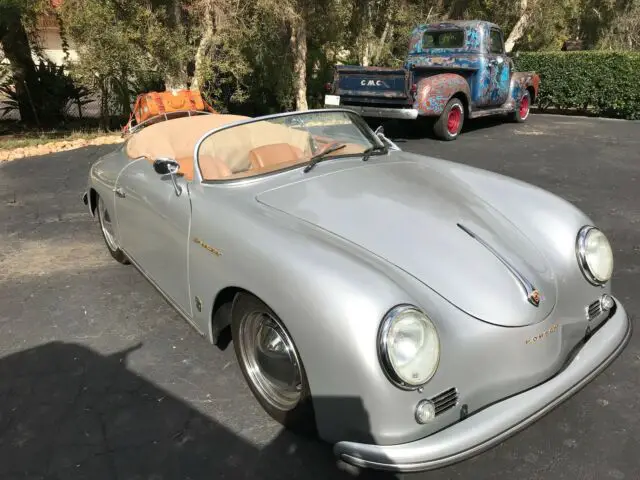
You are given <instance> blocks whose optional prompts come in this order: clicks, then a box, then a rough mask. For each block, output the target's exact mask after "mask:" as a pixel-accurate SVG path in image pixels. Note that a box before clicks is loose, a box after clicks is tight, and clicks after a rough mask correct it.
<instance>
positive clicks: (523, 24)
mask: <svg viewBox="0 0 640 480" xmlns="http://www.w3.org/2000/svg"><path fill="white" fill-rule="evenodd" d="M527 3H528V2H527V0H520V12H521V13H520V18H519V19H518V21H517V22H516V24H515V26H514V27H513V29H512V30H511V33H510V34H509V36H508V37H507V40H506V41H505V42H504V49H505V51H506V52H510V51H511V50H513V47H514V46H515V44H516V42H517V41H518V40H520V39H521V38H522V36H523V35H524V32H525V31H526V29H527V27H528V26H529V23H530V18H531V15H530V11H529V10H527Z"/></svg>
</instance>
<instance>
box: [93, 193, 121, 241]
mask: <svg viewBox="0 0 640 480" xmlns="http://www.w3.org/2000/svg"><path fill="white" fill-rule="evenodd" d="M98 216H99V217H100V228H102V233H103V234H104V238H105V240H106V241H107V245H109V248H110V249H111V250H118V243H117V242H116V237H115V234H114V231H113V223H111V216H110V215H109V212H108V211H107V209H106V208H104V203H103V201H102V197H99V198H98Z"/></svg>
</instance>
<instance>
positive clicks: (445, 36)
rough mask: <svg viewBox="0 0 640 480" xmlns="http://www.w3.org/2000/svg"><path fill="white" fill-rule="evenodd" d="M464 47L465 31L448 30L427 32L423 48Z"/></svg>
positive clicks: (423, 40)
mask: <svg viewBox="0 0 640 480" xmlns="http://www.w3.org/2000/svg"><path fill="white" fill-rule="evenodd" d="M462 47H464V31H463V30H446V31H437V32H425V33H424V37H423V39H422V48H462Z"/></svg>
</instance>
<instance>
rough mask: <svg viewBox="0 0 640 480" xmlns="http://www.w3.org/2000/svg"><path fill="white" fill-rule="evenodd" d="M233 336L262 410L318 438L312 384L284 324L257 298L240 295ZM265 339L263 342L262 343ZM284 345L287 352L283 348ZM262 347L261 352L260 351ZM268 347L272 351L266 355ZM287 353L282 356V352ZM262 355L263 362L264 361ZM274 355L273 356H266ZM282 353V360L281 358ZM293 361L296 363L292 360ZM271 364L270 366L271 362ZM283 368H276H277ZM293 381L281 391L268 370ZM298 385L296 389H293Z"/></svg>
mask: <svg viewBox="0 0 640 480" xmlns="http://www.w3.org/2000/svg"><path fill="white" fill-rule="evenodd" d="M231 315H232V316H231V337H232V340H233V348H234V350H235V353H236V357H237V359H238V364H239V365H240V370H241V371H242V374H243V376H244V378H245V380H246V381H247V383H248V385H249V388H250V389H251V392H252V393H253V395H254V397H255V398H256V399H257V400H258V402H259V403H260V405H261V406H262V408H264V410H265V411H266V412H267V413H268V414H269V415H270V416H271V417H272V418H273V419H274V420H276V421H277V422H279V423H280V424H281V425H283V426H285V427H286V428H288V429H290V430H292V431H294V432H296V433H300V434H303V435H307V436H312V437H315V436H316V435H317V429H316V423H315V413H314V410H313V404H312V401H311V391H310V389H309V382H308V380H307V375H306V372H305V369H304V365H303V364H302V360H301V357H300V355H299V354H298V350H297V348H296V346H295V344H294V343H293V339H292V338H291V336H290V334H289V332H288V331H287V329H286V327H285V326H284V323H282V321H281V320H280V319H279V318H278V316H277V315H276V314H275V312H273V310H271V308H269V307H268V306H267V305H266V304H265V303H264V302H262V301H261V300H260V299H258V298H257V297H255V296H253V295H251V294H247V293H241V294H238V296H237V297H236V299H235V301H234V303H233V310H232V313H231ZM260 339H262V342H260ZM279 346H282V347H285V349H284V350H283V349H279V350H278V347H279ZM260 348H262V349H263V350H261V351H260V352H259V351H258V350H259V349H260ZM267 348H272V349H271V350H270V351H268V352H265V350H266V349H267ZM283 351H284V352H286V353H284V354H283V353H282V352H283ZM260 353H262V362H261V361H260V358H258V357H259V356H260ZM264 353H267V354H270V355H271V357H268V356H267V355H264ZM278 354H279V358H278ZM291 360H293V361H291ZM269 362H270V364H269V365H266V364H267V363H269ZM276 365H277V366H279V367H281V368H280V369H275V368H274V367H275V366H276ZM264 366H266V367H267V368H269V367H270V368H271V370H272V373H273V372H275V373H276V374H280V378H281V379H282V378H286V379H290V380H292V381H288V382H281V383H282V384H286V383H288V385H286V386H284V387H282V388H281V385H277V386H276V383H274V382H272V381H271V380H272V379H273V378H274V377H273V376H270V375H269V373H267V371H266V369H265V368H264ZM293 384H295V386H292V385H293Z"/></svg>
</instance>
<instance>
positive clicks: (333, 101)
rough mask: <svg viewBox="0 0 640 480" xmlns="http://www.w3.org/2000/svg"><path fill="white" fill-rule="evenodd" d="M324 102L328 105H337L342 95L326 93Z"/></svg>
mask: <svg viewBox="0 0 640 480" xmlns="http://www.w3.org/2000/svg"><path fill="white" fill-rule="evenodd" d="M324 104H325V106H327V107H337V106H339V105H340V95H325V96H324Z"/></svg>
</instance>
